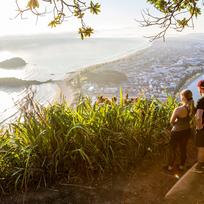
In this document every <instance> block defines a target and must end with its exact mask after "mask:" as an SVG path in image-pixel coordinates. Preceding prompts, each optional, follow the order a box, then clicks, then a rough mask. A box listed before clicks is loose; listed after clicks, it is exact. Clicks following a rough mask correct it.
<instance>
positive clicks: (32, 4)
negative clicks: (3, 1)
mask: <svg viewBox="0 0 204 204" xmlns="http://www.w3.org/2000/svg"><path fill="white" fill-rule="evenodd" d="M22 1H24V0H16V5H17V8H18V10H17V12H18V13H17V15H16V16H15V18H17V17H18V16H21V18H23V14H24V13H27V12H31V13H32V14H33V15H35V16H36V17H39V16H42V15H44V14H47V12H46V10H45V12H42V13H41V12H39V8H40V6H41V5H40V3H42V2H45V3H49V4H50V6H51V8H52V12H53V20H52V21H51V22H49V24H48V26H50V27H51V28H53V27H56V26H58V25H60V24H62V23H63V22H64V21H65V19H66V18H70V17H75V18H77V19H79V21H80V23H81V27H80V28H79V31H78V32H79V34H80V36H81V38H82V39H84V38H85V37H90V36H91V34H92V33H93V28H91V27H89V26H87V25H86V24H85V21H84V16H85V14H86V13H87V12H88V11H89V12H90V13H92V14H98V13H100V4H99V3H93V1H90V0H89V1H88V3H87V1H86V0H27V5H26V6H25V8H21V7H20V6H19V2H22Z"/></svg>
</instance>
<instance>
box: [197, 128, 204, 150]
mask: <svg viewBox="0 0 204 204" xmlns="http://www.w3.org/2000/svg"><path fill="white" fill-rule="evenodd" d="M195 144H196V147H204V129H201V130H196V134H195Z"/></svg>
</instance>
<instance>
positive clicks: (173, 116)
mask: <svg viewBox="0 0 204 204" xmlns="http://www.w3.org/2000/svg"><path fill="white" fill-rule="evenodd" d="M177 117H178V109H177V108H176V109H174V111H173V113H172V115H171V118H170V123H171V124H172V125H174V124H175V122H176V119H177Z"/></svg>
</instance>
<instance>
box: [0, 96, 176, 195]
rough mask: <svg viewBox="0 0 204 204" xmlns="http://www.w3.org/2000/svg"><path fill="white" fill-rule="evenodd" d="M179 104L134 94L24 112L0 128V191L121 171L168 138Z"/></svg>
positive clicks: (70, 181)
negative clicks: (133, 97)
mask: <svg viewBox="0 0 204 204" xmlns="http://www.w3.org/2000/svg"><path fill="white" fill-rule="evenodd" d="M176 105H177V103H176V101H175V100H174V98H172V97H168V99H167V100H166V101H165V102H161V101H159V100H156V99H151V100H148V99H145V98H142V97H141V98H137V99H136V100H135V101H134V102H132V103H130V102H128V103H127V101H124V100H123V99H122V96H121V99H120V100H119V104H117V103H116V102H115V101H114V100H113V101H111V102H110V101H108V102H107V101H104V102H103V103H95V104H92V102H91V101H90V99H88V98H84V99H83V100H81V101H80V102H79V103H78V104H77V106H76V107H75V108H73V107H70V106H68V104H67V103H66V102H63V103H62V104H54V105H50V106H49V107H41V106H40V105H37V104H35V105H34V106H33V109H32V111H30V112H24V113H23V114H22V115H21V116H20V117H19V119H18V120H17V121H16V122H14V123H12V124H10V125H9V127H8V128H7V129H6V130H5V129H4V130H1V132H0V191H1V192H2V193H8V192H14V191H16V190H18V191H28V190H31V189H32V190H33V189H35V188H38V187H42V186H48V185H51V184H55V183H56V182H57V183H58V182H60V181H63V182H69V183H81V182H87V181H88V182H92V181H95V180H96V179H103V178H104V176H107V175H109V176H111V175H113V174H115V173H118V172H121V171H125V170H127V169H128V168H130V166H131V165H133V164H134V165H135V163H136V162H137V160H138V158H141V157H142V156H143V155H144V154H145V153H146V152H147V151H149V150H153V151H154V150H156V149H157V148H159V147H160V146H161V145H164V144H165V143H166V142H167V141H168V135H167V134H166V130H167V129H168V128H169V117H170V114H171V113H172V110H173V109H174V107H175V106H176Z"/></svg>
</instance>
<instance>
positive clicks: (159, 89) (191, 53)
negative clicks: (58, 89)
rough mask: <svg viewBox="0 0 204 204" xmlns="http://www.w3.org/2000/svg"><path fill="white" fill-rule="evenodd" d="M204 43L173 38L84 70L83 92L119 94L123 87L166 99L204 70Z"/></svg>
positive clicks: (80, 81)
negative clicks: (192, 42)
mask: <svg viewBox="0 0 204 204" xmlns="http://www.w3.org/2000/svg"><path fill="white" fill-rule="evenodd" d="M203 52H204V45H202V44H195V43H194V44H193V45H191V43H187V42H185V41H178V42H177V41H176V40H171V41H169V42H167V43H163V42H159V43H154V44H152V45H151V46H150V47H148V48H146V49H144V50H141V51H139V52H137V53H135V54H133V55H131V56H129V57H125V58H122V59H119V60H116V61H113V62H110V63H105V64H102V65H97V66H96V67H92V68H88V69H87V70H86V69H85V70H84V71H82V72H81V73H80V74H79V76H78V81H77V83H76V81H75V85H76V84H77V86H78V87H80V94H81V95H83V96H89V97H91V98H92V99H93V100H95V99H96V97H97V96H100V95H103V96H106V97H109V98H110V97H113V96H119V93H120V88H122V90H123V93H125V94H127V93H128V95H129V96H130V97H137V96H138V95H144V96H145V97H148V98H150V97H156V98H158V99H160V100H164V99H166V97H167V94H168V95H169V94H170V95H174V94H176V93H177V92H178V91H179V89H180V88H181V87H183V86H184V85H185V84H186V82H188V81H189V80H190V79H192V77H194V76H196V75H198V74H202V72H203V70H204V57H203Z"/></svg>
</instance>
